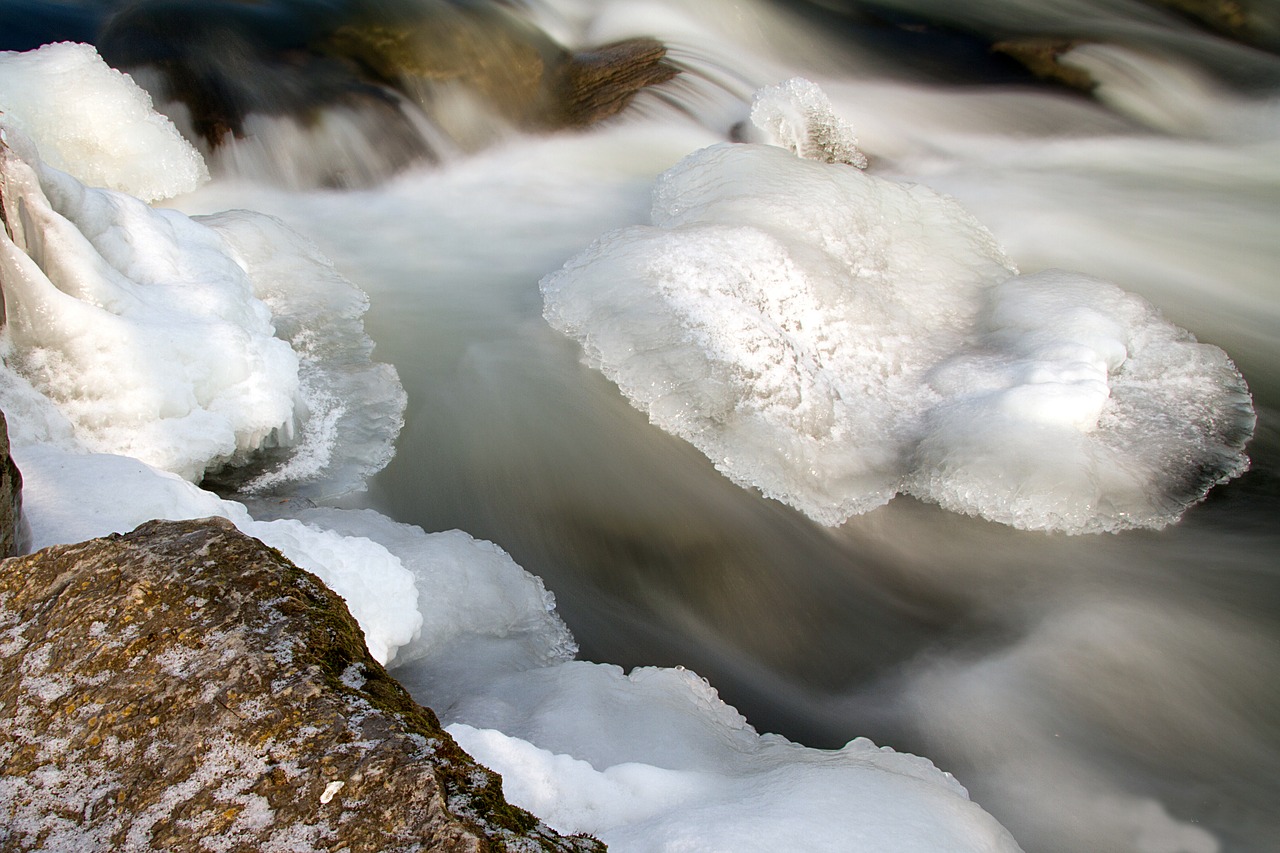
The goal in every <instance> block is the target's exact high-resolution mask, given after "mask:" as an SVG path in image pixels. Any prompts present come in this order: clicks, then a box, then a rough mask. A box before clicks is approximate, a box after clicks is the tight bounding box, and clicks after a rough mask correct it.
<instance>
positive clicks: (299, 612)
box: [0, 519, 603, 853]
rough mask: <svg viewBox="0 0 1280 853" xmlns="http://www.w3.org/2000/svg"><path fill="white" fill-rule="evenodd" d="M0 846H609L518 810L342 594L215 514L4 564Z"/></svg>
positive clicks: (0, 587) (297, 849)
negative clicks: (403, 683) (389, 662)
mask: <svg viewBox="0 0 1280 853" xmlns="http://www.w3.org/2000/svg"><path fill="white" fill-rule="evenodd" d="M0 848H2V849H5V850H29V849H45V850H67V849H76V850H84V851H92V850H103V851H105V850H153V849H154V850H159V849H163V850H169V851H188V850H191V851H194V850H204V849H212V850H225V851H265V850H287V851H290V853H302V851H311V850H347V851H353V853H355V851H409V850H467V851H497V850H508V849H519V850H555V851H586V850H597V851H598V850H603V845H601V844H600V843H599V842H597V841H595V840H594V839H588V838H583V837H573V838H564V837H561V836H558V835H556V834H555V833H554V832H552V831H551V830H550V829H548V828H547V827H546V826H545V825H544V824H542V823H540V822H539V821H538V820H537V819H536V818H534V817H532V816H531V815H529V814H528V813H527V812H524V811H522V810H520V809H516V808H514V807H512V806H510V805H508V804H507V803H506V802H505V801H504V800H503V798H502V795H501V782H500V779H499V777H498V776H497V775H496V774H494V773H491V772H489V771H487V770H485V769H483V768H482V767H480V766H479V765H477V764H475V763H474V762H473V761H472V760H471V759H470V757H469V756H467V755H466V754H465V753H464V752H462V751H461V750H460V749H459V748H458V746H457V745H456V744H455V743H454V742H453V740H452V739H451V738H450V737H449V735H448V734H447V733H445V732H444V731H443V730H442V729H441V728H440V726H439V723H438V722H437V720H436V718H435V715H434V714H432V712H431V711H430V710H428V709H426V708H423V707H421V706H419V705H417V704H416V703H414V702H413V700H412V699H411V698H410V697H409V696H408V694H407V693H406V692H405V691H404V689H403V688H402V687H400V685H399V684H398V683H396V682H395V681H394V680H393V679H392V678H390V676H388V675H387V673H386V672H385V671H384V670H383V668H382V667H381V666H379V665H378V664H377V663H376V662H375V661H374V660H373V659H372V658H371V657H370V656H369V654H368V652H367V651H366V649H365V646H364V642H363V637H362V635H361V633H360V629H359V628H358V626H357V625H356V623H355V622H354V620H353V619H352V618H351V616H350V614H349V613H348V612H347V608H346V606H345V604H344V603H343V602H342V600H341V599H339V598H338V597H337V596H336V595H334V594H333V593H332V592H330V591H329V590H328V589H326V588H325V587H324V586H323V585H322V584H321V583H320V582H319V580H318V579H317V578H315V577H314V576H313V575H311V574H309V573H307V572H305V571H302V570H301V569H298V568H297V567H295V566H294V565H293V564H291V563H290V562H289V561H288V560H286V559H285V558H284V557H283V556H282V555H280V554H279V552H277V551H274V550H272V549H270V548H268V547H267V546H265V545H263V544H262V543H260V542H258V541H257V540H255V539H251V538H249V537H247V536H245V535H243V534H241V533H239V532H237V531H236V530H235V529H234V527H232V526H231V524H230V523H229V522H226V521H223V520H221V519H205V520H200V521H185V522H167V521H153V522H148V523H147V524H144V525H143V526H141V527H139V528H138V529H137V530H135V531H134V532H132V533H130V534H127V535H124V536H118V535H117V536H110V537H107V538H105V539H96V540H92V541H89V542H84V543H81V544H78V545H68V546H58V547H54V548H49V549H47V550H45V551H41V552H39V553H37V554H33V555H31V556H28V557H20V558H13V559H10V560H6V561H4V562H3V563H0Z"/></svg>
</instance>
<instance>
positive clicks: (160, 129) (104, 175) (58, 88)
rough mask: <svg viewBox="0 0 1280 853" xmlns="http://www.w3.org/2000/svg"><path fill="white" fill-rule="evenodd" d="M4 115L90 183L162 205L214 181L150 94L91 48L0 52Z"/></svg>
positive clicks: (56, 163) (55, 161)
mask: <svg viewBox="0 0 1280 853" xmlns="http://www.w3.org/2000/svg"><path fill="white" fill-rule="evenodd" d="M0 113H2V114H3V116H4V119H5V121H6V122H8V123H9V124H10V125H11V126H13V127H16V128H18V129H19V130H22V131H23V132H24V133H25V134H26V135H28V136H31V137H33V138H36V139H39V140H40V153H41V155H42V156H43V157H44V159H45V162H47V163H48V164H49V165H51V166H53V167H54V168H56V169H59V170H61V171H64V172H68V173H70V174H73V175H75V176H76V177H77V178H79V179H80V180H81V181H83V182H84V183H86V184H89V185H90V186H95V187H106V188H108V189H113V190H119V191H121V192H126V193H129V194H130V195H133V196H137V197H138V198H141V199H143V200H145V201H155V200H156V199H161V198H170V197H172V196H175V195H178V194H180V193H184V192H189V191H191V190H193V189H195V188H196V187H198V186H199V185H200V184H201V183H203V182H205V181H207V180H208V179H209V172H208V170H207V169H206V168H205V163H204V159H203V158H201V156H200V154H199V152H197V151H196V150H195V148H193V147H192V145H191V143H189V142H187V140H186V139H184V138H183V137H182V135H181V134H180V133H178V130H177V128H175V127H174V126H173V123H172V122H171V121H169V120H168V119H167V118H165V117H164V116H162V115H160V114H159V113H157V112H156V111H155V110H153V109H152V105H151V96H150V95H148V94H147V93H146V92H145V91H143V89H142V88H141V87H139V86H138V85H137V84H136V83H134V82H133V79H132V78H130V77H129V76H128V75H127V74H121V73H120V72H119V71H116V70H115V69H113V68H111V67H109V66H108V65H107V64H106V63H105V62H103V61H102V58H101V57H100V56H98V53H97V51H96V50H94V49H93V47H91V46H90V45H87V44H70V43H61V44H50V45H45V46H44V47H42V48H40V49H39V50H33V51H29V52H26V53H12V52H7V51H0Z"/></svg>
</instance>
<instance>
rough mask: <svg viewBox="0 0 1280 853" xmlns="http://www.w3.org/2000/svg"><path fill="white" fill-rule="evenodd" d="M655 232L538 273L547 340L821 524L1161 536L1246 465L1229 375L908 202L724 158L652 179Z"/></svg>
mask: <svg viewBox="0 0 1280 853" xmlns="http://www.w3.org/2000/svg"><path fill="white" fill-rule="evenodd" d="M764 103H772V101H771V100H766V101H764ZM792 147H794V146H792ZM651 223H652V224H651V225H648V226H635V227H631V228H627V229H623V230H620V231H615V232H611V233H609V234H606V235H604V236H603V237H601V238H600V239H599V240H598V241H597V242H596V243H595V244H593V245H592V246H591V247H589V248H588V249H587V250H586V251H584V252H583V253H582V254H580V255H579V256H578V257H576V258H574V259H572V260H570V261H569V262H568V263H567V264H566V265H565V266H564V268H563V269H561V270H560V271H558V272H555V273H552V274H551V275H548V276H546V277H545V278H544V279H543V280H542V291H543V296H544V301H545V312H544V313H545V316H546V318H547V320H548V321H549V322H550V323H551V325H552V326H554V327H555V328H557V329H559V330H560V331H562V332H564V333H565V334H567V335H569V336H570V337H572V338H574V339H576V340H578V341H579V342H581V344H582V345H583V347H584V349H585V351H586V356H587V360H588V361H589V363H591V364H592V365H593V366H595V367H597V368H599V369H600V370H602V371H603V372H604V373H605V374H606V375H607V376H609V378H611V379H612V380H613V381H614V382H616V383H617V384H618V386H619V388H620V389H621V390H622V392H623V393H624V394H625V395H626V396H627V397H628V398H629V399H630V400H631V401H632V402H633V403H635V405H636V406H638V407H639V408H641V409H643V410H645V411H647V412H648V414H649V418H650V420H651V421H653V423H655V424H657V425H658V426H660V427H662V428H663V429H665V430H667V431H669V432H671V433H674V434H675V435H678V436H680V437H682V438H685V439H686V440H688V441H690V442H691V443H693V444H694V445H695V446H696V447H698V448H699V449H700V450H702V452H703V453H705V454H706V455H707V456H708V458H710V459H711V461H712V462H713V463H715V465H716V467H717V468H719V469H720V470H721V471H722V472H723V473H724V474H726V475H727V476H728V477H730V478H731V479H733V480H734V481H735V482H737V483H739V484H741V485H744V486H749V487H754V488H757V489H759V490H760V491H761V492H762V493H764V494H765V495H766V496H769V497H773V498H777V499H778V500H781V501H783V502H785V503H788V504H790V505H791V506H794V507H796V508H797V509H799V510H801V511H802V512H804V513H806V514H807V515H809V516H811V517H812V518H814V519H815V520H817V521H819V522H822V523H824V524H832V525H834V524H839V523H842V522H843V521H845V520H846V519H847V518H848V517H849V516H850V515H852V514H855V513H861V512H865V511H867V510H869V509H873V508H874V507H876V506H879V505H880V504H883V503H885V502H886V501H888V500H889V499H890V498H892V497H893V496H894V495H895V494H898V493H902V492H906V493H910V494H913V495H916V496H917V497H920V498H922V499H924V500H928V501H932V502H936V503H940V504H942V505H943V506H945V507H947V508H949V509H952V510H955V511H957V512H963V513H968V514H971V515H979V516H983V517H986V518H989V519H993V520H996V521H1000V522H1003V523H1006V524H1011V525H1014V526H1017V527H1023V528H1028V529H1039V530H1065V531H1068V532H1075V533H1078V532H1093V531H1104V530H1118V529H1123V528H1127V527H1161V526H1163V525H1166V524H1169V523H1171V522H1173V521H1175V520H1176V519H1177V518H1178V517H1179V516H1180V515H1181V513H1182V512H1183V511H1184V510H1185V509H1186V508H1187V507H1188V506H1189V505H1191V504H1192V503H1195V502H1196V501H1198V500H1200V499H1202V498H1203V497H1204V495H1205V494H1206V492H1207V491H1208V490H1209V489H1210V488H1211V487H1212V486H1213V485H1214V484H1216V483H1218V482H1222V481H1224V480H1226V479H1229V478H1231V477H1234V476H1237V475H1238V474H1240V473H1241V472H1243V471H1244V470H1245V469H1246V467H1247V464H1248V462H1247V459H1246V457H1245V455H1244V452H1243V448H1244V444H1245V442H1246V441H1247V440H1248V438H1249V436H1250V435H1251V434H1252V430H1253V424H1254V413H1253V409H1252V405H1251V401H1250V398H1249V393H1248V389H1247V388H1246V386H1245V383H1244V380H1243V379H1242V378H1241V376H1240V374H1239V372H1238V371H1237V370H1236V369H1235V367H1234V365H1233V364H1232V363H1231V361H1230V359H1229V358H1228V357H1227V356H1226V354H1225V353H1223V352H1222V351H1221V350H1220V349H1218V348H1216V347H1213V346H1208V345H1204V344H1199V343H1197V342H1196V341H1195V339H1194V338H1192V337H1191V335H1189V334H1188V333H1186V332H1184V331H1182V330H1180V329H1177V328H1176V327H1174V326H1172V325H1171V324H1169V323H1167V322H1166V321H1164V320H1163V319H1162V318H1161V317H1160V315H1159V312H1158V311H1156V310H1155V309H1154V308H1153V307H1152V306H1151V305H1149V304H1148V303H1146V302H1145V301H1143V300H1142V299H1140V298H1138V297H1136V296H1132V295H1128V294H1125V293H1124V292H1122V291H1121V290H1120V289H1119V288H1117V287H1115V286H1114V285H1111V284H1109V283H1107V282H1102V281H1098V280H1096V279H1091V278H1089V277H1086V276H1082V275H1077V274H1072V273H1067V272H1059V271H1051V272H1044V273H1039V274H1036V275H1029V276H1018V275H1017V272H1016V269H1015V267H1014V265H1013V263H1012V262H1011V261H1010V260H1009V259H1008V258H1007V257H1006V256H1005V254H1004V252H1003V251H1002V250H1001V248H1000V247H999V246H998V245H997V243H996V241H995V239H994V238H993V237H992V235H991V234H990V232H988V231H987V229H986V228H984V227H983V226H982V225H981V224H980V223H978V222H977V221H976V220H975V219H974V218H973V217H972V216H971V215H969V214H968V213H967V212H966V211H965V210H964V209H963V208H962V207H961V206H960V205H959V204H958V203H956V202H955V201H954V200H952V199H949V198H947V197H944V196H942V195H941V194H939V193H937V192H934V191H933V190H930V189H929V188H927V187H924V186H921V185H915V184H905V183H899V182H895V181H891V180H887V179H884V178H879V177H875V176H873V175H869V174H867V173H865V172H862V171H860V170H857V169H849V168H846V167H843V166H841V165H837V164H831V163H826V162H821V161H820V160H814V159H806V158H800V157H797V156H795V154H794V153H793V152H791V151H788V150H784V149H783V148H781V147H775V146H770V145H758V144H750V145H719V146H713V147H711V148H708V149H704V150H702V151H699V152H696V153H694V154H692V155H690V156H689V157H687V158H686V159H685V160H684V161H682V162H681V163H679V164H677V165H676V166H675V167H674V168H672V169H671V170H669V171H668V172H667V173H666V174H664V175H663V176H662V177H661V178H660V179H659V181H658V183H657V185H656V187H655V189H654V192H653V210H652V214H651Z"/></svg>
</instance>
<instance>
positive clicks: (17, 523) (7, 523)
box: [0, 206, 22, 557]
mask: <svg viewBox="0 0 1280 853" xmlns="http://www.w3.org/2000/svg"><path fill="white" fill-rule="evenodd" d="M2 209H3V206H0V210H2ZM0 305H3V301H2V300H0ZM2 319H3V313H2V312H0V320H2ZM21 525H22V474H21V473H20V472H19V471H18V466H17V465H15V464H14V462H13V459H12V457H10V456H9V427H8V424H6V423H5V420H4V412H0V557H8V556H10V555H12V554H16V553H18V546H19V539H20V538H21V536H20V535H19V530H20V529H21Z"/></svg>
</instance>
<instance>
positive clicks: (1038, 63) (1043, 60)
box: [991, 38, 1097, 92]
mask: <svg viewBox="0 0 1280 853" xmlns="http://www.w3.org/2000/svg"><path fill="white" fill-rule="evenodd" d="M1080 44H1081V42H1078V41H1073V40H1071V39H1055V38H1024V39H1010V40H1008V41H1000V42H996V43H995V44H993V45H991V49H992V50H993V51H995V52H996V53H1003V54H1005V55H1006V56H1011V57H1013V58H1014V59H1016V60H1017V61H1018V62H1021V63H1022V64H1023V65H1024V66H1026V68H1027V70H1028V71H1030V72H1031V73H1032V74H1034V75H1036V76H1037V77H1039V78H1041V79H1044V80H1054V81H1057V82H1059V83H1062V84H1063V85H1065V86H1069V87H1071V88H1072V89H1079V90H1081V91H1084V92H1091V91H1093V89H1094V87H1095V86H1097V83H1096V82H1095V81H1094V79H1093V78H1092V77H1091V76H1090V75H1089V72H1087V71H1085V70H1084V69H1082V68H1074V67H1072V66H1070V65H1064V64H1062V63H1061V62H1059V58H1060V57H1061V56H1062V54H1064V53H1066V52H1067V51H1069V50H1071V49H1072V48H1074V47H1078V46H1079V45H1080Z"/></svg>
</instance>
